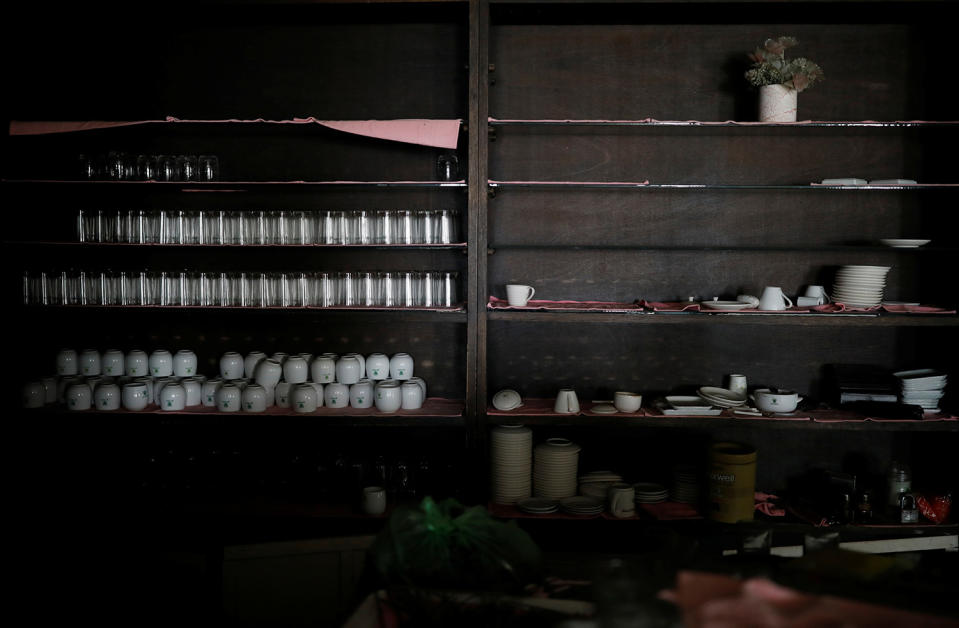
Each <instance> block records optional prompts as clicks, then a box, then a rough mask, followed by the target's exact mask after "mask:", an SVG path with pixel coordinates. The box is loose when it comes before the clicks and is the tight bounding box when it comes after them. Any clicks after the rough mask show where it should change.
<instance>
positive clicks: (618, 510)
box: [607, 482, 636, 519]
mask: <svg viewBox="0 0 959 628" xmlns="http://www.w3.org/2000/svg"><path fill="white" fill-rule="evenodd" d="M607 499H608V500H609V512H610V514H611V515H613V516H614V517H616V518H618V519H626V518H629V517H633V516H635V514H636V502H635V499H636V489H634V488H633V486H632V485H631V484H625V483H620V482H617V483H616V484H612V485H610V487H609V489H608V492H607Z"/></svg>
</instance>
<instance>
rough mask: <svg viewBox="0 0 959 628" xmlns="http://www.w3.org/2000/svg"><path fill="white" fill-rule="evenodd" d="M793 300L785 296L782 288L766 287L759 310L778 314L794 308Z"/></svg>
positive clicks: (760, 300) (760, 299)
mask: <svg viewBox="0 0 959 628" xmlns="http://www.w3.org/2000/svg"><path fill="white" fill-rule="evenodd" d="M792 306H793V302H792V300H791V299H790V298H789V297H787V296H786V295H785V294H783V290H782V288H779V287H777V286H766V287H765V288H763V295H762V296H761V297H760V298H759V309H760V310H764V311H767V312H776V311H781V310H785V309H786V308H787V307H792Z"/></svg>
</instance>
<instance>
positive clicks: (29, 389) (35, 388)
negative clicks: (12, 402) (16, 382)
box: [20, 380, 47, 408]
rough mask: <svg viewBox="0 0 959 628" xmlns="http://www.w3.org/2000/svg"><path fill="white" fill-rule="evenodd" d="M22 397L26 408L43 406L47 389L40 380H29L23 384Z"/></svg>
mask: <svg viewBox="0 0 959 628" xmlns="http://www.w3.org/2000/svg"><path fill="white" fill-rule="evenodd" d="M20 398H21V400H22V405H23V407H24V408H42V407H43V406H44V404H45V403H46V398H47V390H46V388H45V387H44V385H43V382H41V381H39V380H37V381H32V382H27V383H26V384H24V385H23V390H22V391H21V396H20Z"/></svg>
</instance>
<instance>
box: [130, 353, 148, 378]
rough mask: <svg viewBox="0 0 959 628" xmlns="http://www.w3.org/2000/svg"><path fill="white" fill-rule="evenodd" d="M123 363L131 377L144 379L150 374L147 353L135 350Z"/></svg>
mask: <svg viewBox="0 0 959 628" xmlns="http://www.w3.org/2000/svg"><path fill="white" fill-rule="evenodd" d="M123 361H124V364H125V365H126V367H125V368H126V373H127V375H129V376H130V377H143V376H145V375H149V374H150V358H149V357H148V356H147V354H146V351H141V350H140V349H134V350H133V351H130V352H129V353H127V354H126V356H125V357H124V359H123Z"/></svg>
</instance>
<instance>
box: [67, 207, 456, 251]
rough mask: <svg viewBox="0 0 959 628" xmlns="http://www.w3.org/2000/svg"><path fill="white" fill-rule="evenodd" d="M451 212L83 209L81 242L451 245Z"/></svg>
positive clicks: (453, 222) (79, 222) (79, 229)
mask: <svg viewBox="0 0 959 628" xmlns="http://www.w3.org/2000/svg"><path fill="white" fill-rule="evenodd" d="M457 222H458V221H457V215H456V212H455V211H453V210H380V211H374V210H358V211H325V210H324V211H286V210H281V211H222V210H200V211H183V210H155V211H147V210H104V209H100V210H88V209H81V210H80V212H79V215H78V217H77V232H78V233H77V235H78V238H79V240H80V242H125V243H135V244H240V245H257V244H301V245H302V244H453V243H455V242H457V241H458V230H457Z"/></svg>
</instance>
